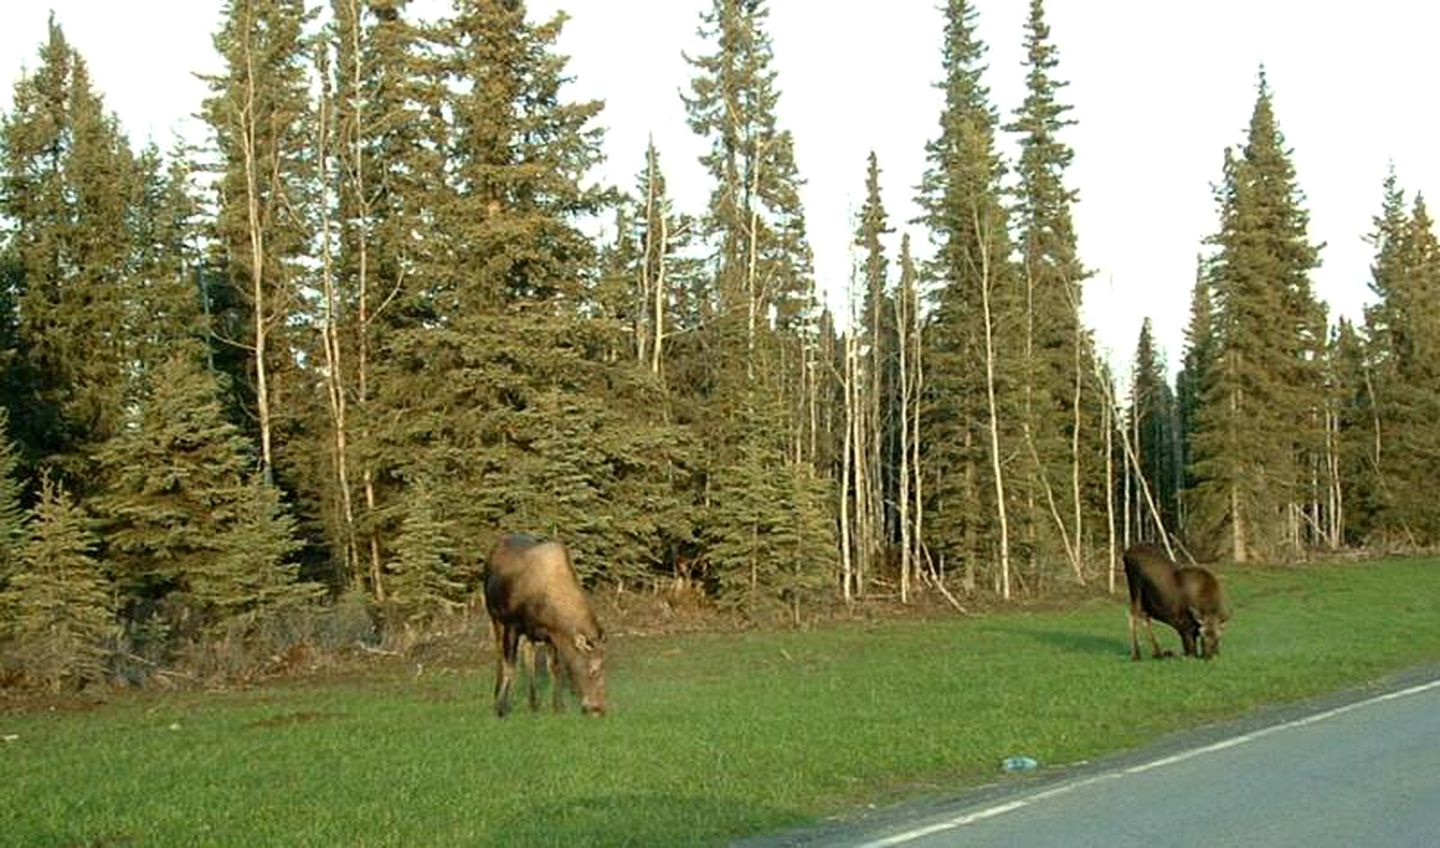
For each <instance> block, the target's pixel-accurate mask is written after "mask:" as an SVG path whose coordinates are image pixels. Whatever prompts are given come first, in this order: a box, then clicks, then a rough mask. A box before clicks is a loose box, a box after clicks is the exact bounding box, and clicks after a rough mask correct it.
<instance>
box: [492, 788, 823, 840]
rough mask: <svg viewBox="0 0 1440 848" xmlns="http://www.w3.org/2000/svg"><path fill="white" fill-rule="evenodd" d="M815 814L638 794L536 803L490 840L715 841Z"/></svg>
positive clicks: (727, 801)
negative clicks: (562, 802) (558, 804)
mask: <svg viewBox="0 0 1440 848" xmlns="http://www.w3.org/2000/svg"><path fill="white" fill-rule="evenodd" d="M809 820H810V818H809V817H808V816H805V815H803V814H801V813H797V812H795V811H791V810H783V809H780V808H777V807H769V806H762V805H757V804H754V803H751V802H747V801H741V800H737V799H724V798H715V797H708V796H700V795H678V794H676V795H671V794H660V793H634V794H619V795H608V796H604V797H582V798H576V799H574V800H573V801H572V802H568V803H566V804H564V805H563V806H556V805H553V804H551V805H542V806H537V807H536V808H535V809H533V810H531V811H530V812H529V813H528V814H527V815H525V816H523V817H517V818H512V819H511V820H509V821H506V822H505V823H504V824H503V825H501V826H500V827H499V828H498V829H497V832H495V833H493V834H491V833H487V834H486V839H485V841H484V842H483V844H485V845H497V846H499V845H504V846H507V848H510V846H514V848H520V846H527V845H585V846H602V845H632V846H650V845H654V846H685V845H716V844H723V843H725V842H727V841H728V840H730V839H734V838H736V837H740V836H745V835H749V834H755V833H768V832H774V831H779V830H783V829H786V828H792V827H796V826H798V825H801V824H805V823H806V822H808V821H809Z"/></svg>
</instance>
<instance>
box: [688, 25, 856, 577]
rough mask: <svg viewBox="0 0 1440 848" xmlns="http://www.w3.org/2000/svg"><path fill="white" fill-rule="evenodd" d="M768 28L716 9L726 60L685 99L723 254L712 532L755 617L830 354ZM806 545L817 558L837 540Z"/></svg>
mask: <svg viewBox="0 0 1440 848" xmlns="http://www.w3.org/2000/svg"><path fill="white" fill-rule="evenodd" d="M768 16H769V10H768V8H767V7H766V3H765V2H764V0H714V2H713V4H712V6H711V7H710V9H709V10H708V11H706V12H703V13H702V14H701V27H700V35H701V37H702V38H704V39H705V40H706V42H707V44H708V45H709V47H710V48H711V49H712V50H713V52H711V53H709V54H706V55H702V56H699V57H694V58H690V59H689V61H690V64H691V65H692V67H694V68H695V71H696V76H695V77H694V78H693V79H692V81H691V85H690V87H691V95H690V96H688V97H684V102H685V108H686V111H687V113H688V116H689V121H690V126H691V128H692V129H693V130H694V131H695V132H696V133H697V134H699V135H701V136H704V137H706V138H707V139H708V140H709V143H710V149H709V152H707V153H706V155H705V156H703V157H702V158H701V162H702V164H703V165H705V167H706V169H707V170H708V171H709V172H710V175H711V178H712V180H713V181H714V189H713V191H712V193H711V200H710V208H709V210H708V212H707V214H706V215H705V217H704V220H703V229H704V233H705V235H706V236H707V238H708V239H709V241H710V247H711V249H712V250H713V251H714V253H713V256H712V259H711V262H710V265H711V269H712V273H713V287H712V289H711V294H710V295H709V300H710V302H711V303H712V304H713V307H711V308H712V309H713V311H714V314H713V317H712V318H711V320H710V321H709V322H708V324H707V326H706V328H705V331H704V336H705V338H704V339H703V340H702V342H701V344H703V345H705V347H706V348H707V350H706V356H707V360H706V361H707V363H708V365H709V368H708V369H707V372H706V373H703V374H701V375H699V376H700V379H699V381H697V383H696V385H695V387H694V392H695V405H696V407H697V409H698V410H700V412H699V416H700V421H701V422H702V423H701V426H700V427H699V428H698V436H699V437H700V439H701V440H702V444H703V445H704V451H705V454H706V458H707V461H708V467H707V468H705V469H704V470H703V471H702V472H701V476H702V480H701V482H700V484H699V489H700V491H701V492H702V498H703V499H704V503H705V505H706V506H707V508H708V510H707V511H708V516H707V518H706V522H707V526H706V527H705V528H704V530H703V532H704V534H705V536H706V538H707V539H709V540H710V541H709V543H710V546H711V550H710V552H709V553H710V556H709V561H710V562H711V563H712V564H713V566H714V567H715V568H716V569H717V570H718V571H719V580H720V583H721V584H722V587H724V586H731V585H747V586H749V587H750V591H749V592H748V593H747V595H746V598H747V602H748V603H749V604H750V605H751V606H753V605H754V602H755V599H756V598H757V597H758V595H757V590H758V588H759V583H758V582H757V580H758V577H757V574H758V572H757V571H756V568H757V566H756V563H757V562H758V560H757V559H756V557H757V556H759V554H758V553H757V551H760V550H762V549H763V548H764V547H765V546H766V545H768V544H771V543H773V542H774V541H775V540H774V539H768V540H767V539H762V538H760V536H759V535H757V534H772V533H777V532H778V530H777V528H778V527H780V526H781V525H782V524H783V523H784V520H785V518H784V515H783V513H784V510H785V506H784V504H783V497H782V495H783V493H782V492H781V491H780V489H779V488H776V487H775V486H773V485H771V484H770V482H769V481H765V480H764V479H763V475H761V474H759V473H758V471H759V469H760V468H763V467H766V466H767V465H768V467H770V468H771V469H772V470H773V469H774V468H779V467H783V465H784V464H785V463H788V462H802V461H805V462H808V461H810V459H809V458H808V457H807V456H806V452H807V450H806V449H807V447H808V445H809V444H810V443H811V442H812V440H811V439H809V438H806V437H805V436H804V433H805V426H804V425H805V422H806V421H807V420H808V418H809V415H808V409H809V398H811V397H813V388H814V386H813V383H812V382H811V381H812V380H813V377H812V374H813V371H814V369H813V368H811V367H810V366H811V364H812V363H814V362H816V361H817V357H818V350H819V344H820V333H819V328H818V325H817V320H818V318H819V310H818V308H817V304H816V298H815V291H814V280H813V277H812V273H811V263H812V259H811V253H810V247H809V244H808V240H807V237H806V232H805V218H804V212H803V209H802V207H801V204H800V197H799V186H800V184H801V181H800V176H799V171H798V168H797V166H796V164H795V156H794V140H793V137H792V136H791V134H790V132H789V131H788V130H783V129H781V128H780V126H779V124H778V121H777V119H776V107H777V104H778V99H779V89H778V87H777V85H776V75H775V71H774V70H772V69H771V62H772V60H773V48H772V44H771V39H770V36H769V33H768V32H767V31H766V29H765V24H766V21H767V19H768ZM757 463H758V464H757ZM806 526H807V527H812V528H813V527H819V526H820V523H816V522H811V523H808V524H806ZM807 544H809V545H811V546H812V549H816V550H818V549H820V548H821V547H823V546H826V545H830V544H833V538H832V537H828V534H827V537H826V538H815V539H808V540H807Z"/></svg>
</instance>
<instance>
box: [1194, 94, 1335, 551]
mask: <svg viewBox="0 0 1440 848" xmlns="http://www.w3.org/2000/svg"><path fill="white" fill-rule="evenodd" d="M1219 195H1220V197H1219V199H1220V206H1221V226H1220V231H1219V233H1218V234H1217V235H1216V236H1215V237H1214V240H1213V243H1214V244H1215V246H1216V255H1215V257H1214V260H1213V265H1212V271H1213V290H1214V294H1215V321H1216V328H1217V329H1216V339H1217V350H1216V359H1215V365H1214V380H1213V382H1212V383H1211V385H1210V386H1209V387H1208V392H1207V394H1206V396H1205V397H1204V398H1203V400H1202V403H1201V409H1200V413H1199V417H1198V429H1199V432H1198V433H1197V435H1196V437H1195V440H1194V450H1195V460H1194V473H1195V474H1196V475H1197V477H1199V478H1200V483H1199V485H1198V486H1197V487H1196V495H1197V497H1196V516H1195V519H1196V524H1197V527H1198V529H1199V531H1200V532H1201V533H1202V534H1212V535H1213V534H1215V533H1216V532H1218V531H1223V532H1224V533H1225V535H1226V536H1227V537H1228V538H1227V542H1226V544H1225V548H1226V549H1228V551H1229V552H1230V554H1231V555H1232V556H1233V557H1234V558H1235V559H1236V560H1244V559H1246V558H1248V557H1250V556H1252V555H1255V554H1260V555H1267V556H1272V555H1276V554H1279V553H1280V552H1281V550H1282V548H1289V549H1290V551H1291V552H1294V551H1295V550H1296V549H1298V548H1299V546H1301V545H1303V544H1304V543H1305V542H1306V541H1307V539H1306V534H1305V532H1304V526H1305V522H1304V521H1303V516H1304V513H1305V511H1306V510H1307V509H1308V508H1309V504H1310V503H1311V502H1312V500H1313V498H1312V492H1311V491H1310V490H1309V488H1308V486H1309V481H1310V479H1311V475H1310V474H1309V463H1310V462H1311V461H1312V460H1313V458H1314V457H1315V456H1316V455H1318V454H1319V453H1320V452H1321V450H1322V445H1321V441H1322V440H1323V436H1322V431H1321V428H1320V426H1319V424H1320V420H1321V419H1320V409H1321V407H1322V406H1323V380H1322V376H1323V375H1322V374H1321V371H1320V367H1321V364H1322V359H1321V356H1322V353H1323V346H1324V343H1325V339H1324V322H1323V317H1324V316H1323V311H1322V307H1321V306H1320V304H1319V303H1318V302H1317V301H1316V300H1315V299H1314V297H1313V295H1312V294H1311V290H1310V280H1309V272H1310V271H1311V269H1313V268H1314V267H1315V266H1316V265H1317V264H1318V250H1317V249H1316V248H1315V247H1314V246H1313V245H1311V244H1310V243H1309V241H1308V237H1307V235H1306V227H1307V221H1308V215H1307V213H1306V212H1305V211H1304V209H1303V207H1302V206H1301V204H1302V202H1303V196H1302V195H1301V193H1300V190H1299V189H1298V187H1297V186H1296V182H1295V170H1294V166H1293V165H1292V164H1291V162H1290V153H1289V151H1288V150H1287V149H1286V147H1285V142H1284V137H1283V135H1282V134H1281V133H1280V130H1279V128H1278V126H1277V124H1276V121H1275V115H1274V109H1273V103H1272V96H1271V93H1270V89H1269V86H1268V85H1267V84H1266V82H1265V78H1264V75H1263V73H1262V75H1261V79H1260V86H1259V96H1258V98H1257V101H1256V104H1255V110H1254V113H1253V115H1252V117H1251V121H1250V130H1249V135H1248V138H1247V140H1246V144H1245V147H1244V149H1243V151H1242V152H1241V155H1240V156H1238V157H1236V156H1233V155H1231V154H1230V153H1228V152H1227V155H1226V166H1225V180H1224V183H1223V186H1222V188H1221V190H1220V192H1219Z"/></svg>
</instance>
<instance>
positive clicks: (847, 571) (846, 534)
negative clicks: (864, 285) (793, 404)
mask: <svg viewBox="0 0 1440 848" xmlns="http://www.w3.org/2000/svg"><path fill="white" fill-rule="evenodd" d="M853 346H854V340H853V334H849V335H846V337H845V380H844V384H845V385H844V389H845V438H844V441H843V448H844V451H843V456H842V458H841V460H840V586H841V595H842V596H843V597H844V598H845V603H846V605H849V604H850V603H851V601H853V600H854V598H853V596H852V595H851V592H850V586H851V582H852V579H853V577H854V565H853V563H852V561H851V557H850V552H851V533H850V463H851V447H852V440H853V437H854V432H855V428H854V426H853V425H852V423H851V419H852V417H853V416H854V412H855V411H854V409H853V408H852V406H851V403H850V397H851V374H850V362H851V360H852V359H853V355H852V353H851V348H852V347H853Z"/></svg>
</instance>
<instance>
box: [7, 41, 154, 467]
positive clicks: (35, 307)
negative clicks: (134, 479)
mask: <svg viewBox="0 0 1440 848" xmlns="http://www.w3.org/2000/svg"><path fill="white" fill-rule="evenodd" d="M0 148H3V156H4V162H3V169H4V173H5V174H6V180H5V190H4V192H3V196H0V213H3V216H4V218H5V219H6V221H7V224H8V229H9V231H10V238H9V251H10V254H11V257H12V261H13V263H14V264H13V266H12V267H13V268H14V269H15V272H16V274H17V289H18V299H19V302H18V311H19V315H20V321H19V326H18V338H17V340H16V341H17V353H18V354H19V356H20V361H19V362H17V363H16V365H15V367H16V368H17V369H19V370H20V371H21V372H23V375H20V377H19V379H18V380H17V383H18V385H17V388H20V389H22V391H23V392H24V395H25V397H24V399H23V401H21V402H18V403H14V404H13V406H12V413H13V414H14V416H15V417H14V420H13V422H12V423H13V425H14V427H15V436H16V438H17V439H19V440H20V441H21V442H22V443H23V444H25V445H26V446H27V449H28V452H30V453H32V454H34V455H37V456H44V457H48V461H49V463H50V464H51V465H57V464H58V465H59V466H60V467H62V468H63V469H64V470H65V471H66V472H67V474H68V475H69V478H70V479H71V480H72V481H73V485H74V486H75V487H77V490H83V489H84V488H85V487H86V486H87V485H88V483H89V482H90V475H89V471H90V470H91V469H90V468H89V467H88V463H87V461H86V459H85V453H86V451H87V450H88V449H90V448H91V447H93V446H94V445H95V444H97V443H99V442H101V441H103V440H104V439H105V438H107V437H108V436H109V435H110V434H112V433H113V432H114V431H115V428H116V426H117V420H118V418H119V415H120V412H121V409H122V407H123V403H122V400H123V397H124V389H125V382H126V380H125V378H126V374H127V373H128V365H129V363H128V362H127V361H126V349H125V348H126V342H127V340H128V338H129V336H128V334H127V333H126V332H125V328H126V326H127V322H126V317H127V314H126V304H127V302H128V300H129V285H130V278H129V272H130V270H131V267H132V266H131V250H130V240H129V235H130V224H131V218H130V201H131V198H132V193H131V188H132V186H133V185H134V179H135V177H134V173H135V166H134V161H133V156H132V154H131V152H130V149H129V146H128V143H127V142H126V140H125V138H124V136H123V135H122V134H121V133H120V130H119V128H118V125H117V122H116V120H115V118H114V117H113V116H112V115H109V114H107V113H106V112H105V109H104V104H103V102H102V101H101V99H100V97H99V95H98V94H96V92H95V91H94V90H93V88H92V85H91V82H90V75H89V70H88V67H87V65H86V63H85V61H84V60H83V59H82V58H81V57H80V56H79V54H78V53H76V52H75V50H74V49H73V48H71V47H70V45H69V43H68V42H67V41H66V40H65V36H64V33H63V32H62V31H61V28H60V26H59V25H58V24H57V23H55V21H54V19H53V18H52V19H51V22H50V33H49V39H48V40H47V42H46V43H45V45H44V46H43V47H42V49H41V51H40V65H39V67H38V68H37V69H36V71H35V72H34V73H32V74H29V75H27V76H25V77H22V78H21V79H20V81H19V82H18V83H17V84H16V87H15V96H14V108H13V110H12V112H11V114H10V115H8V116H6V117H5V118H4V121H3V123H0Z"/></svg>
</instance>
